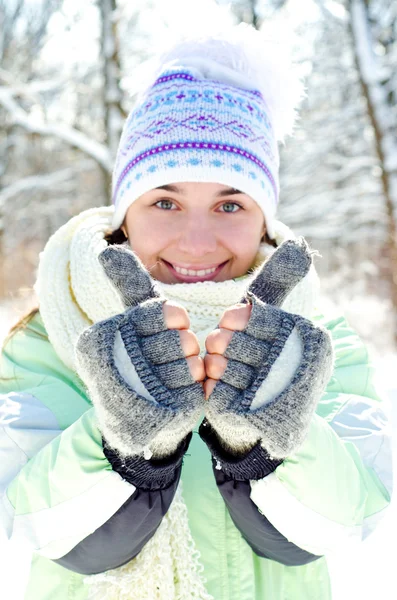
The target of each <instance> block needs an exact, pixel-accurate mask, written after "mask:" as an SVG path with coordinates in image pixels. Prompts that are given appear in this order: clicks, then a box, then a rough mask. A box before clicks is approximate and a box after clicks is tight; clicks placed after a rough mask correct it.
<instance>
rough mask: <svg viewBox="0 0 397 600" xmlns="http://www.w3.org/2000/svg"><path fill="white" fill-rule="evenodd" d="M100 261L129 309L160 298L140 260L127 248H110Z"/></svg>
mask: <svg viewBox="0 0 397 600" xmlns="http://www.w3.org/2000/svg"><path fill="white" fill-rule="evenodd" d="M98 260H99V262H100V263H101V265H102V267H103V269H104V271H105V273H106V275H107V276H108V277H109V279H110V281H111V283H112V284H113V285H114V287H115V288H116V290H117V291H118V292H119V294H120V296H121V298H122V300H123V302H124V305H125V306H126V307H127V308H129V307H131V306H137V305H138V304H140V303H141V302H143V301H144V300H148V299H149V298H158V297H160V294H159V293H158V292H157V291H156V290H155V288H154V281H153V279H152V278H151V277H150V275H149V273H148V271H147V270H146V269H145V267H144V265H143V264H142V262H141V261H140V259H139V258H138V257H137V255H136V254H134V253H133V252H132V251H131V250H129V249H128V248H126V247H125V246H118V245H115V246H108V247H107V248H105V250H103V251H102V252H101V253H100V254H99V256H98Z"/></svg>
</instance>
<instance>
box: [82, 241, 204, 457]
mask: <svg viewBox="0 0 397 600" xmlns="http://www.w3.org/2000/svg"><path fill="white" fill-rule="evenodd" d="M99 260H100V262H101V264H102V266H103V268H104V270H105V272H106V274H107V276H108V277H109V279H110V281H111V282H112V284H113V285H114V286H115V288H116V289H117V291H118V292H119V294H120V296H121V298H122V300H123V303H124V305H125V306H126V310H125V312H123V313H121V314H119V315H116V316H114V317H111V318H110V319H106V320H105V321H101V322H99V323H95V324H94V325H92V326H91V327H89V328H88V329H86V330H85V331H83V333H82V334H81V335H80V337H79V339H78V341H77V344H76V362H77V365H78V371H79V374H80V376H81V378H82V379H83V381H84V382H85V383H86V385H87V387H88V391H89V394H90V396H91V399H92V401H93V404H94V405H95V408H96V413H97V417H98V421H99V424H100V428H101V431H102V434H103V437H104V438H105V440H106V442H107V443H108V444H109V446H111V447H112V448H113V449H115V450H117V451H118V453H119V454H120V455H124V456H131V455H136V454H141V453H142V452H145V454H146V456H148V455H150V454H151V453H153V454H154V455H155V456H156V457H163V456H166V455H169V454H171V453H172V452H174V451H175V450H176V448H177V447H178V445H179V444H180V443H181V441H182V439H183V438H185V437H186V435H187V434H188V433H189V432H190V431H191V429H192V428H193V426H194V425H195V424H196V421H197V419H198V417H199V415H200V414H201V411H202V405H203V402H204V393H203V390H202V385H201V384H200V383H198V382H199V381H202V380H203V379H204V376H205V372H204V365H203V361H202V359H201V358H200V357H199V356H198V353H199V345H198V341H197V338H196V336H195V335H194V334H193V332H191V331H190V330H189V329H188V327H189V318H188V315H187V313H186V311H185V309H184V308H182V307H180V306H177V305H175V304H172V303H169V302H166V300H165V299H164V298H162V297H161V296H160V294H159V293H158V292H157V291H156V289H155V285H154V281H153V280H152V279H151V277H150V275H149V273H148V272H147V271H146V269H145V268H144V266H143V265H142V263H141V262H140V261H139V259H138V258H137V257H136V256H135V255H134V254H133V252H131V251H130V250H129V249H127V248H125V247H122V246H110V247H108V248H106V249H105V250H104V251H103V252H102V253H101V254H100V256H99Z"/></svg>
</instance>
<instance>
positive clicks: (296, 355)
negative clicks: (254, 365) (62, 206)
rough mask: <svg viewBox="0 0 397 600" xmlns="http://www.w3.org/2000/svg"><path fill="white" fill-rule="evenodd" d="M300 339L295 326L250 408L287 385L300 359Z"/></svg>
mask: <svg viewBox="0 0 397 600" xmlns="http://www.w3.org/2000/svg"><path fill="white" fill-rule="evenodd" d="M302 353H303V347H302V340H301V338H300V336H299V333H298V331H297V329H296V327H295V328H294V329H293V330H292V331H291V333H290V335H289V337H288V339H287V341H286V342H285V344H284V348H283V349H282V351H281V354H280V356H279V357H278V358H277V360H276V361H275V363H274V365H273V366H272V368H271V369H270V372H269V375H268V376H267V377H266V379H265V380H264V381H263V382H262V384H261V385H260V387H259V388H258V391H257V392H256V394H255V397H254V399H253V401H252V404H251V410H253V409H255V408H260V407H261V406H264V405H265V404H268V403H269V402H271V401H272V400H273V399H274V398H276V396H278V395H279V394H281V392H282V391H283V390H284V389H285V388H286V387H287V385H289V384H290V383H291V381H292V379H293V377H294V375H295V373H296V371H297V369H298V367H299V365H300V362H301V360H302Z"/></svg>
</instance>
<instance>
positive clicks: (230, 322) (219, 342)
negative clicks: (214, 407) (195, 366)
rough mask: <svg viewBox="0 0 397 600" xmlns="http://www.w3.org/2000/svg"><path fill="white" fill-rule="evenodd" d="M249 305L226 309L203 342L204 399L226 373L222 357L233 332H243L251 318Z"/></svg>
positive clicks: (224, 361) (237, 305) (225, 363)
mask: <svg viewBox="0 0 397 600" xmlns="http://www.w3.org/2000/svg"><path fill="white" fill-rule="evenodd" d="M251 311H252V306H251V304H235V305H234V306H231V307H230V308H228V309H226V310H225V312H224V313H223V315H222V318H221V320H220V321H219V325H218V328H217V329H215V330H214V331H212V332H211V333H210V334H209V335H208V336H207V339H206V341H205V348H206V350H207V354H206V355H205V357H204V364H205V372H206V375H207V379H206V380H205V382H204V392H205V399H206V400H208V398H209V396H210V395H211V394H212V392H213V391H214V388H215V385H216V383H217V381H218V380H219V379H221V377H222V375H223V373H224V372H225V371H226V367H227V363H228V359H227V358H226V357H225V356H224V354H225V352H226V349H227V347H228V346H229V344H230V342H231V340H232V337H233V333H234V332H235V331H244V329H245V328H246V326H247V324H248V321H249V318H250V316H251Z"/></svg>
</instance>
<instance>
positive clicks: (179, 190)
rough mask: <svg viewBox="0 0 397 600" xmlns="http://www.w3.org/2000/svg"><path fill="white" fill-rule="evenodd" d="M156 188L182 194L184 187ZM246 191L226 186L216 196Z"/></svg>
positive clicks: (166, 186)
mask: <svg viewBox="0 0 397 600" xmlns="http://www.w3.org/2000/svg"><path fill="white" fill-rule="evenodd" d="M154 189H155V190H165V191H166V192H174V194H182V193H183V189H182V188H180V187H178V186H177V185H160V186H159V187H156V188H154ZM243 193H244V192H240V190H236V188H232V187H231V188H226V189H225V190H221V191H220V192H218V193H217V194H215V196H217V197H220V198H222V197H223V196H232V195H233V194H243Z"/></svg>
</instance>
